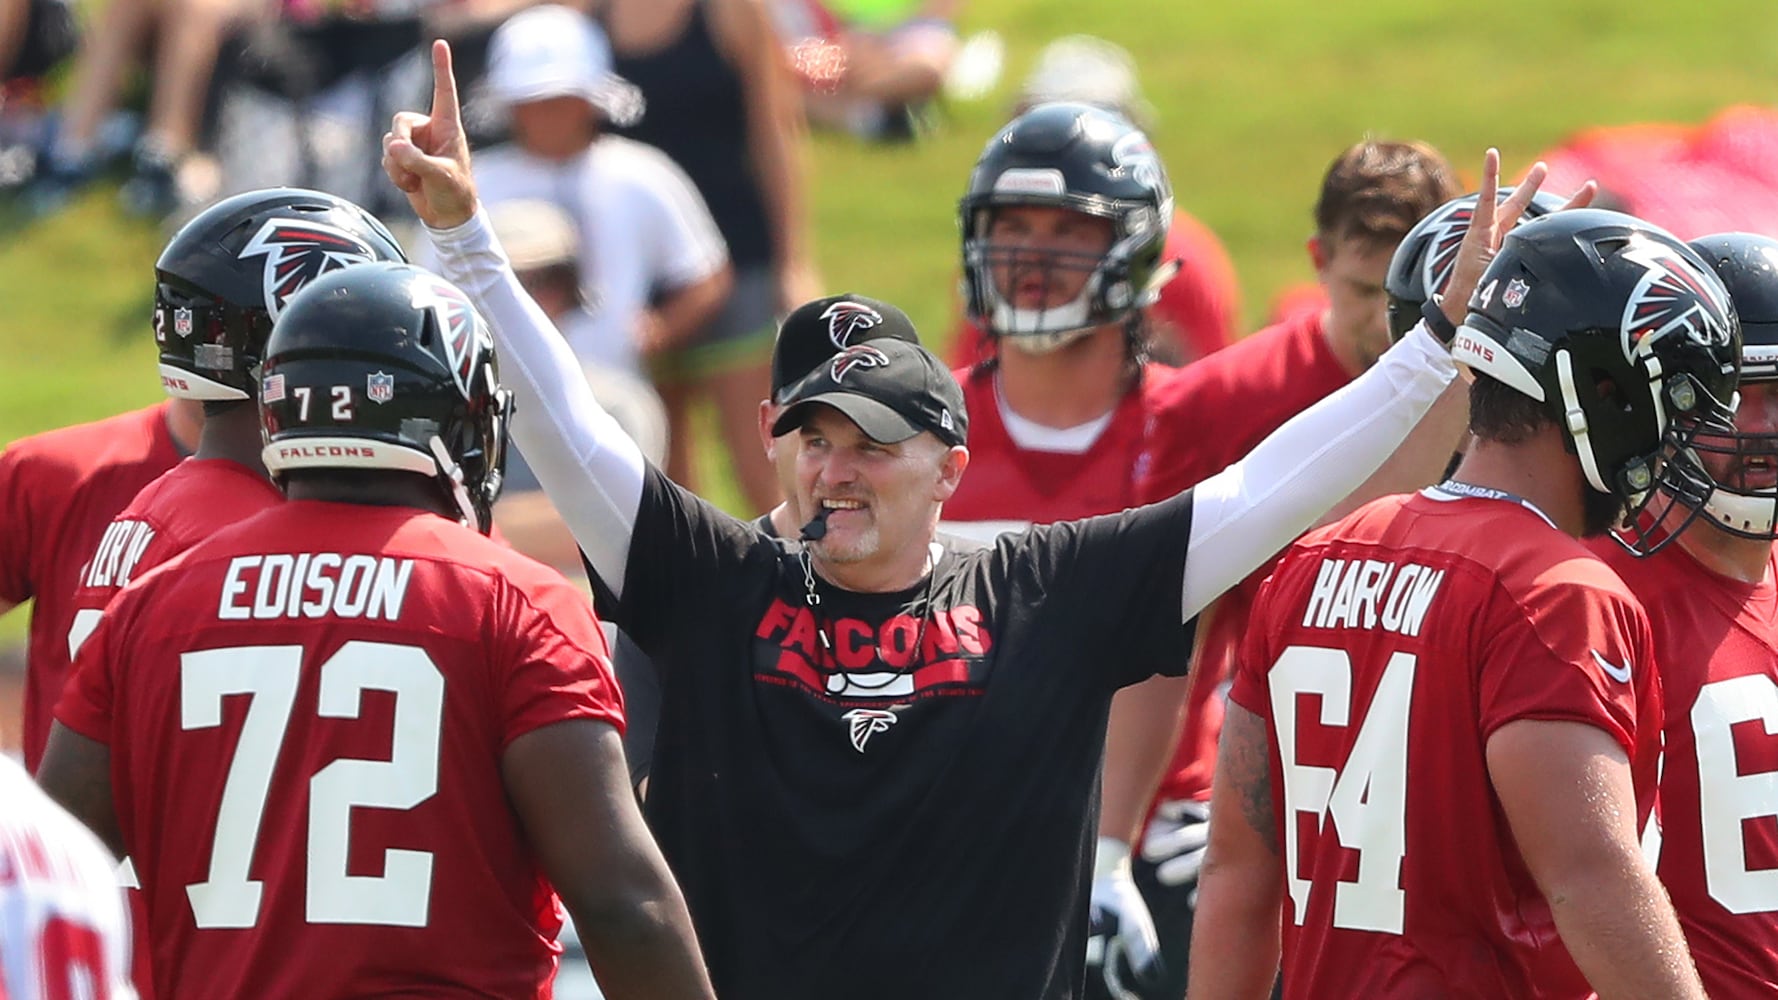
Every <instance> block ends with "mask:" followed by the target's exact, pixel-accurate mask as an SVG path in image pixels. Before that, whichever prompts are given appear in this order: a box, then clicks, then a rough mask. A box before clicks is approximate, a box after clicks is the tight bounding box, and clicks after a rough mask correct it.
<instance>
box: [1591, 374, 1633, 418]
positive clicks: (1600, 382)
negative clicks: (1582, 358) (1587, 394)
mask: <svg viewBox="0 0 1778 1000" xmlns="http://www.w3.org/2000/svg"><path fill="white" fill-rule="evenodd" d="M1591 374H1592V376H1593V392H1594V394H1595V395H1597V397H1598V398H1599V399H1600V400H1601V401H1603V402H1604V403H1605V404H1606V405H1607V406H1609V407H1611V409H1612V410H1613V411H1615V412H1617V413H1620V414H1628V413H1629V412H1630V411H1631V409H1632V406H1631V404H1630V398H1629V397H1628V396H1626V395H1625V394H1624V392H1623V390H1621V389H1620V388H1618V384H1617V379H1615V378H1612V377H1611V374H1610V373H1609V372H1607V371H1605V370H1604V369H1602V368H1595V369H1593V370H1592V372H1591Z"/></svg>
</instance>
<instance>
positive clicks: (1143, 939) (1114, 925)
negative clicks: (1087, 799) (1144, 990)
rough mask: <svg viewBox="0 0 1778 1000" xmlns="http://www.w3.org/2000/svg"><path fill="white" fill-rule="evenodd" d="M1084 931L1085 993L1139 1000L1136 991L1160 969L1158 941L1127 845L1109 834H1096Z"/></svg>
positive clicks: (1139, 995)
mask: <svg viewBox="0 0 1778 1000" xmlns="http://www.w3.org/2000/svg"><path fill="white" fill-rule="evenodd" d="M1087 934H1088V937H1087V992H1086V995H1087V997H1088V998H1091V1000H1097V998H1100V997H1106V998H1109V1000H1141V996H1142V995H1141V994H1140V993H1138V992H1136V991H1137V990H1138V989H1140V988H1141V987H1142V986H1143V985H1145V984H1146V983H1148V982H1151V981H1152V980H1153V979H1154V977H1155V975H1156V973H1157V972H1158V971H1159V968H1160V957H1161V947H1160V939H1159V938H1158V937H1157V936H1156V935H1155V931H1154V920H1153V919H1152V918H1151V917H1150V916H1149V915H1148V904H1146V903H1144V902H1143V901H1142V894H1141V893H1140V892H1138V891H1137V890H1136V880H1135V878H1134V877H1132V876H1131V874H1130V848H1129V845H1127V844H1125V843H1124V842H1123V841H1120V840H1117V839H1115V838H1112V837H1100V838H1099V849H1098V852H1097V854H1096V855H1095V858H1094V862H1093V895H1092V916H1091V921H1090V927H1089V929H1088V931H1087Z"/></svg>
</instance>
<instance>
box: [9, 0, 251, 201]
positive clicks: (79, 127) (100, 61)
mask: <svg viewBox="0 0 1778 1000" xmlns="http://www.w3.org/2000/svg"><path fill="white" fill-rule="evenodd" d="M252 9H253V7H252V5H251V4H250V3H248V2H246V0H109V2H108V3H106V4H104V5H103V8H102V10H101V12H100V14H99V20H98V23H97V24H96V25H95V26H94V27H93V30H92V31H91V33H90V34H89V36H88V38H87V42H86V46H85V47H84V48H83V49H82V50H81V52H80V55H79V56H78V58H77V59H76V62H75V68H74V84H73V90H72V92H71V93H70V94H69V97H68V101H67V103H66V105H65V107H64V110H63V114H62V119H61V123H60V125H59V127H58V128H57V129H56V133H55V136H54V138H53V139H52V140H51V142H50V146H49V148H48V150H47V152H46V154H45V157H44V161H43V167H42V170H41V171H40V173H39V176H38V177H37V179H36V181H35V182H34V183H33V186H32V189H31V191H30V193H29V195H28V198H27V204H28V206H29V207H30V209H31V210H32V211H34V212H38V213H43V212H49V211H53V210H55V209H57V208H59V207H60V206H61V205H62V204H64V203H65V202H66V201H67V200H68V198H69V197H70V196H71V195H72V194H73V193H74V191H75V190H76V189H77V188H79V187H80V186H81V185H83V184H85V183H86V182H88V181H89V180H91V179H92V178H93V176H94V175H95V174H96V173H97V171H98V169H99V168H100V167H101V166H102V165H103V164H101V163H100V162H99V161H100V159H101V153H100V149H99V146H100V142H99V132H100V128H101V126H102V125H103V124H104V122H105V120H106V118H107V117H109V115H110V114H111V112H112V110H113V107H114V105H115V104H116V102H117V99H118V94H119V91H121V90H122V88H123V83H124V77H125V74H126V73H128V72H129V70H130V69H131V68H132V67H133V66H134V64H135V61H136V57H137V55H138V53H139V52H141V50H142V49H143V47H144V46H145V45H146V44H147V43H148V42H150V41H151V40H152V42H153V45H154V55H153V59H152V63H151V73H150V78H151V79H152V81H153V90H152V94H151V96H150V98H149V105H148V120H147V123H146V125H145V127H144V129H143V131H142V135H141V138H140V139H139V140H138V141H137V143H136V148H135V153H134V155H133V157H132V166H131V174H130V179H129V180H128V181H126V182H125V184H124V187H123V189H122V190H121V191H120V192H119V197H120V198H121V199H122V201H123V204H124V208H125V209H126V210H128V211H130V212H132V213H134V214H138V215H148V216H155V215H165V214H167V213H169V212H171V211H173V210H174V209H175V208H176V207H178V205H179V204H180V202H181V201H182V200H183V199H182V198H181V195H180V191H179V186H178V179H177V178H178V171H179V169H180V166H181V163H182V162H183V161H184V159H185V158H186V157H187V156H188V155H189V154H190V153H191V152H192V151H193V149H194V148H195V147H196V145H197V140H198V134H199V130H200V127H201V125H202V121H203V116H204V103H205V100H206V97H207V95H208V93H209V89H210V76H211V72H212V70H213V69H214V68H215V66H216V57H217V53H218V51H219V50H220V48H221V47H222V42H223V39H224V37H225V36H226V35H227V33H228V32H229V30H230V29H231V28H232V27H233V26H234V25H236V24H237V23H238V22H239V21H241V20H242V19H243V18H245V17H247V16H248V15H249V13H250V12H251V11H252Z"/></svg>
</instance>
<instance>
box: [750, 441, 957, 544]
mask: <svg viewBox="0 0 1778 1000" xmlns="http://www.w3.org/2000/svg"><path fill="white" fill-rule="evenodd" d="M785 443H786V442H782V441H781V442H779V447H783V445H784V444H785ZM968 456H969V452H968V451H967V450H966V449H963V448H952V447H948V446H946V445H945V444H944V442H942V441H940V440H939V439H938V438H937V437H935V436H933V435H932V434H931V433H929V432H925V431H922V432H921V433H920V434H918V435H915V436H914V437H912V438H909V439H908V440H906V441H900V442H897V443H894V444H886V443H884V442H880V441H874V440H872V439H871V438H870V437H869V436H868V435H866V434H865V433H864V432H863V431H862V430H859V428H858V425H857V424H854V423H853V422H852V421H851V420H849V419H848V418H847V417H845V416H844V415H843V414H841V413H840V412H839V411H838V410H835V409H833V408H831V407H827V406H819V407H815V408H814V410H813V412H811V413H810V415H809V418H808V419H807V420H806V421H804V423H803V426H802V429H801V430H800V431H799V432H798V433H797V441H796V493H797V503H798V506H800V507H801V509H802V512H803V513H804V514H805V515H807V516H811V517H812V516H814V515H815V514H816V513H817V512H818V511H822V510H825V511H827V512H828V515H827V534H826V535H825V536H824V537H823V538H822V539H821V540H820V541H818V542H815V543H813V544H812V545H811V546H810V548H811V550H812V551H813V552H814V553H815V554H816V555H818V556H820V557H821V558H822V559H823V560H824V561H826V562H829V563H835V564H840V565H849V564H860V563H869V562H871V561H881V562H885V563H887V562H894V561H896V560H898V559H907V558H913V557H912V556H911V555H910V553H913V552H918V553H919V555H918V558H919V559H921V560H924V558H925V552H924V548H925V545H926V543H927V542H928V541H930V540H931V538H932V533H933V531H934V529H935V527H936V525H937V523H938V512H939V507H940V505H941V504H943V503H944V501H945V500H947V499H949V498H950V496H951V494H952V493H953V492H955V491H956V489H957V482H958V480H959V479H961V477H962V475H963V467H964V465H966V464H967V463H968Z"/></svg>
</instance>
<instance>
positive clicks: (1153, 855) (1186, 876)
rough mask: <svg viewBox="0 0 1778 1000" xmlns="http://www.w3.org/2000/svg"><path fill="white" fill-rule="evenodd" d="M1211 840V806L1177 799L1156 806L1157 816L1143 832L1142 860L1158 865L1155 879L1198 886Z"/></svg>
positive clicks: (1166, 884)
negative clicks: (1207, 847)
mask: <svg viewBox="0 0 1778 1000" xmlns="http://www.w3.org/2000/svg"><path fill="white" fill-rule="evenodd" d="M1209 843H1210V806H1209V804H1208V803H1204V802H1193V801H1191V800H1189V799H1173V800H1169V801H1165V802H1162V803H1161V804H1160V805H1159V806H1157V807H1156V808H1155V811H1154V818H1153V819H1150V820H1149V821H1148V830H1147V831H1146V832H1145V833H1144V834H1143V835H1142V860H1144V861H1146V862H1148V863H1149V864H1151V865H1154V866H1155V872H1154V877H1155V881H1157V882H1159V883H1160V884H1162V885H1164V886H1167V887H1168V888H1177V887H1179V886H1182V885H1189V886H1194V887H1195V886H1196V885H1197V883H1198V870H1199V869H1200V868H1202V867H1203V866H1204V848H1205V847H1206V846H1207V845H1208V844H1209Z"/></svg>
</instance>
